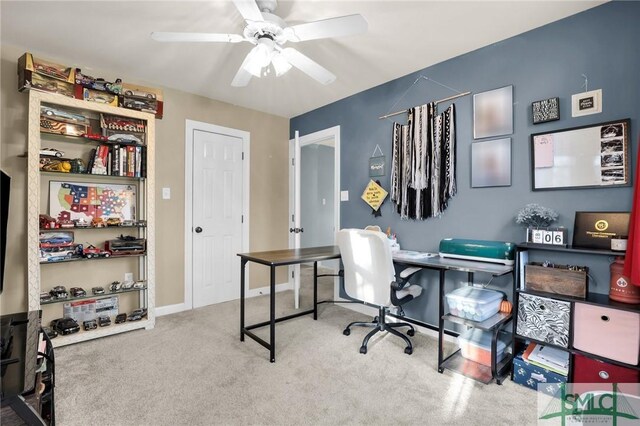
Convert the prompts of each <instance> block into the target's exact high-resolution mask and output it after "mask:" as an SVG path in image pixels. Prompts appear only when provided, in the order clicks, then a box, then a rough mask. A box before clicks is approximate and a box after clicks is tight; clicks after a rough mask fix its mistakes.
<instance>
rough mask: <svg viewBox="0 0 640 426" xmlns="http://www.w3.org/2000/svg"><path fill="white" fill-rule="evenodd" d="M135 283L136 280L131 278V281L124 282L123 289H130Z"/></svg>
mask: <svg viewBox="0 0 640 426" xmlns="http://www.w3.org/2000/svg"><path fill="white" fill-rule="evenodd" d="M134 283H135V281H133V280H131V281H125V282H123V283H122V287H121V288H122V289H123V290H129V289H131V288H133V284H134Z"/></svg>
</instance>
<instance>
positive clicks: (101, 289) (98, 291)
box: [91, 287, 104, 295]
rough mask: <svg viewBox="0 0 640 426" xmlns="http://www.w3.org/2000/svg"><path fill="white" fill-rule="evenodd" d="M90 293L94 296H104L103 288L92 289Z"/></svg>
mask: <svg viewBox="0 0 640 426" xmlns="http://www.w3.org/2000/svg"><path fill="white" fill-rule="evenodd" d="M91 293H93V294H94V295H95V294H104V288H103V287H92V288H91Z"/></svg>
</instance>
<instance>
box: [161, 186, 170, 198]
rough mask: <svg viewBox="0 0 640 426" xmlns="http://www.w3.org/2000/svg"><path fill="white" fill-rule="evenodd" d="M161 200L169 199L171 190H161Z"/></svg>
mask: <svg viewBox="0 0 640 426" xmlns="http://www.w3.org/2000/svg"><path fill="white" fill-rule="evenodd" d="M162 199H163V200H169V199H171V188H162Z"/></svg>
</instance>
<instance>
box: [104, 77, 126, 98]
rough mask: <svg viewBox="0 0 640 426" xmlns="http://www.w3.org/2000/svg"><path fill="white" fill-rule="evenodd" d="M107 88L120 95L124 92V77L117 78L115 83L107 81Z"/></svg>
mask: <svg viewBox="0 0 640 426" xmlns="http://www.w3.org/2000/svg"><path fill="white" fill-rule="evenodd" d="M105 88H106V89H107V91H108V92H110V93H113V94H114V95H119V94H120V93H122V79H120V78H116V81H115V82H114V83H106V84H105Z"/></svg>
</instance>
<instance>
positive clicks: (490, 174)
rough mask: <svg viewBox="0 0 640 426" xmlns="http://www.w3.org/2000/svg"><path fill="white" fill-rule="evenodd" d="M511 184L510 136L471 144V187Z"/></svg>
mask: <svg viewBox="0 0 640 426" xmlns="http://www.w3.org/2000/svg"><path fill="white" fill-rule="evenodd" d="M490 186H511V138H504V139H495V140H491V141H481V142H473V143H472V144H471V187H472V188H486V187H490Z"/></svg>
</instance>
